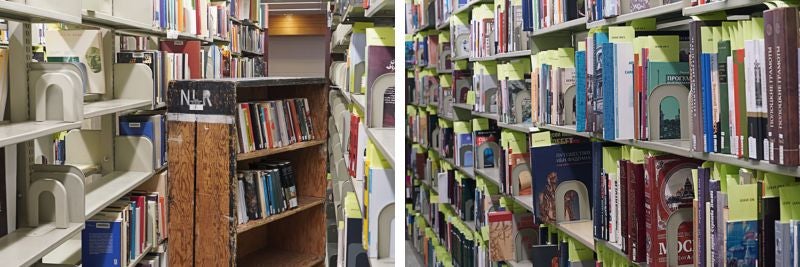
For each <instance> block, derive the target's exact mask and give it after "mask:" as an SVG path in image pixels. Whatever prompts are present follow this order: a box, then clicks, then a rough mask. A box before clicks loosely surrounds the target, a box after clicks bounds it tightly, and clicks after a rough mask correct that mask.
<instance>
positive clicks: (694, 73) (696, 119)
mask: <svg viewBox="0 0 800 267" xmlns="http://www.w3.org/2000/svg"><path fill="white" fill-rule="evenodd" d="M701 25H702V22H701V21H692V22H690V23H689V110H690V112H689V114H690V116H691V121H692V137H691V148H692V151H703V147H704V145H703V141H704V140H703V138H702V136H703V124H702V122H703V120H702V114H701V111H702V110H703V106H702V89H701V84H702V82H701V81H702V80H701V77H702V76H701V72H700V56H701V55H702V51H701V50H700V42H701V36H700V26H701Z"/></svg>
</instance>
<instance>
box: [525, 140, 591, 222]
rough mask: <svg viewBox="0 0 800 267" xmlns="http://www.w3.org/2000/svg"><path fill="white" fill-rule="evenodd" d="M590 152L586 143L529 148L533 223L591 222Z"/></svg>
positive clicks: (589, 146)
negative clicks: (533, 208)
mask: <svg viewBox="0 0 800 267" xmlns="http://www.w3.org/2000/svg"><path fill="white" fill-rule="evenodd" d="M593 149H597V148H596V145H593V144H592V143H589V142H584V143H578V144H565V145H552V146H544V147H534V148H531V150H530V157H531V158H530V162H531V170H532V177H533V181H534V184H533V190H534V192H533V193H534V201H533V202H534V206H535V207H537V209H535V210H534V211H535V214H536V221H537V222H542V223H555V222H566V221H575V220H589V219H591V207H592V203H591V199H592V194H593V192H594V190H593V189H592V185H593V184H592V164H593V160H592V150H593Z"/></svg>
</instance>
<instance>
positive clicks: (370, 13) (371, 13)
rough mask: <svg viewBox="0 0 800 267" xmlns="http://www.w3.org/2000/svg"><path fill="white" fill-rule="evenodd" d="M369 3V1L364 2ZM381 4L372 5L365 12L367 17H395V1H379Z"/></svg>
mask: <svg viewBox="0 0 800 267" xmlns="http://www.w3.org/2000/svg"><path fill="white" fill-rule="evenodd" d="M364 1H369V0H364ZM378 1H379V2H378V3H376V4H374V5H370V7H369V8H367V10H365V11H364V16H365V17H378V16H392V15H394V1H393V0H378Z"/></svg>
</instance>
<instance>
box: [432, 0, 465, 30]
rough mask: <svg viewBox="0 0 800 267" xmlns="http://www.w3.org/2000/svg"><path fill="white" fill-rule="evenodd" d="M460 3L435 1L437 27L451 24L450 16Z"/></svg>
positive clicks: (445, 0)
mask: <svg viewBox="0 0 800 267" xmlns="http://www.w3.org/2000/svg"><path fill="white" fill-rule="evenodd" d="M457 2H459V1H456V0H434V8H435V10H436V25H437V26H439V25H442V24H444V23H449V21H450V15H452V14H453V10H454V9H455V7H456V4H457Z"/></svg>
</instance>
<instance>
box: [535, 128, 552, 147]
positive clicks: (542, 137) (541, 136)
mask: <svg viewBox="0 0 800 267" xmlns="http://www.w3.org/2000/svg"><path fill="white" fill-rule="evenodd" d="M552 143H553V142H552V141H551V138H550V132H548V131H542V132H536V133H532V134H531V147H543V146H550V145H552Z"/></svg>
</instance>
